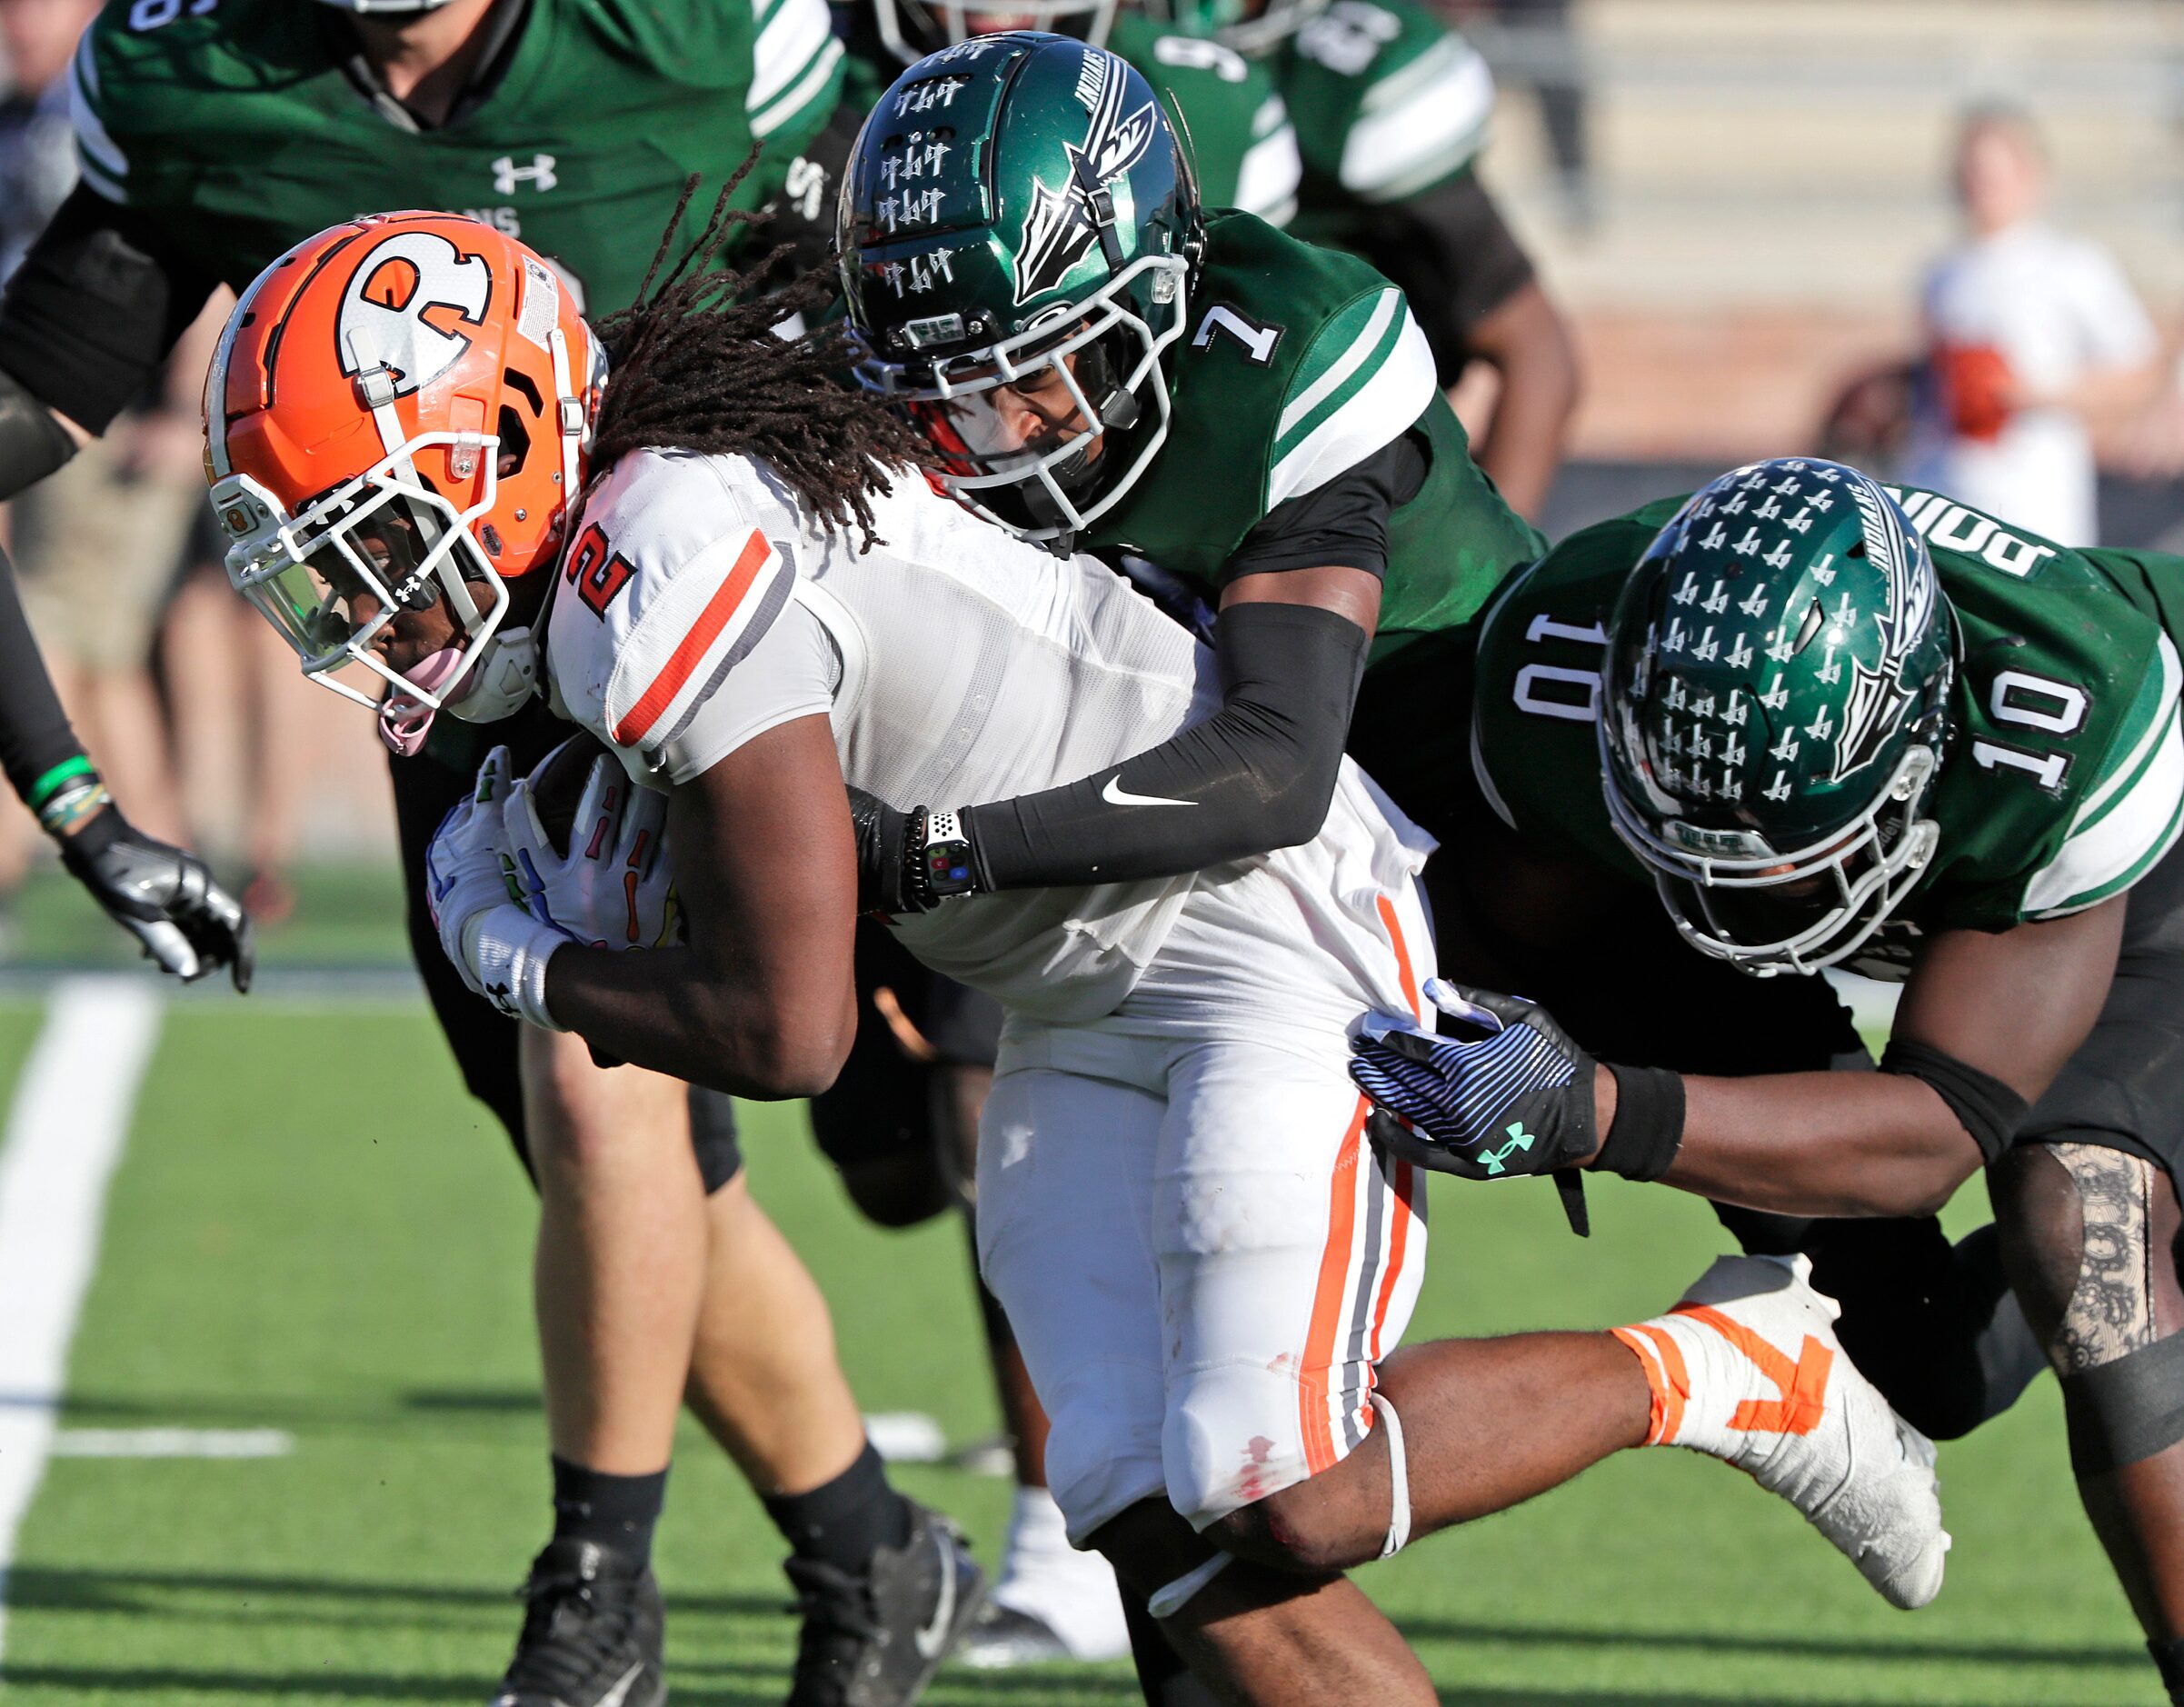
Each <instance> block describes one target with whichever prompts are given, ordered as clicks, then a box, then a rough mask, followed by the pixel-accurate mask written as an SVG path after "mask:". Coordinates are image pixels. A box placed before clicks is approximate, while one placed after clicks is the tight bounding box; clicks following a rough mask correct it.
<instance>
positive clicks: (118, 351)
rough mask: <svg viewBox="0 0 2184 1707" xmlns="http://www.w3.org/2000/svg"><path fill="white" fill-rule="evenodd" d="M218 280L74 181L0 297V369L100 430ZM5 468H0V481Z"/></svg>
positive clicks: (172, 343)
mask: <svg viewBox="0 0 2184 1707" xmlns="http://www.w3.org/2000/svg"><path fill="white" fill-rule="evenodd" d="M217 282H218V281H217V280H215V279H214V277H213V276H212V275H210V274H208V273H206V272H204V271H203V270H201V269H200V268H198V267H196V266H195V265H193V264H192V263H190V262H189V261H188V260H187V259H186V258H185V257H184V256H183V255H181V253H180V252H179V251H178V250H176V249H175V245H173V244H171V243H169V242H168V241H166V240H165V238H164V237H163V236H161V235H160V234H159V233H158V232H156V231H155V229H154V228H153V227H152V225H150V223H149V222H148V221H146V220H145V219H144V218H143V217H142V216H141V215H136V214H134V213H132V212H131V211H130V210H129V209H128V208H125V207H122V206H119V205H116V204H115V203H113V202H110V201H108V200H107V199H106V198H105V196H103V195H98V194H97V193H96V192H95V191H93V190H89V189H85V188H84V187H83V186H82V185H78V186H77V187H76V189H75V191H74V192H73V193H72V194H71V195H69V197H68V199H67V200H66V201H65V202H64V203H62V204H61V206H60V211H59V212H57V213H55V215H54V216H53V218H52V220H51V221H50V222H48V224H47V225H46V227H45V230H44V231H42V232H40V233H39V234H38V237H37V240H36V241H35V243H33V244H32V245H30V251H29V253H28V254H27V255H25V256H24V257H23V265H21V266H19V267H17V268H16V269H15V272H14V273H13V274H12V275H10V276H9V278H8V282H7V290H6V294H5V295H4V296H0V369H4V370H5V371H6V372H7V373H9V374H13V375H14V376H15V378H16V379H18V380H20V381H21V382H22V384H24V386H25V388H27V389H28V390H29V391H30V392H31V393H32V394H34V395H35V396H36V397H37V398H38V399H39V400H40V401H41V402H43V403H45V404H47V405H48V406H49V407H51V408H54V409H56V410H58V411H59V412H60V413H61V414H65V415H66V416H67V417H68V418H69V419H70V420H71V421H74V422H75V424H77V425H79V426H81V427H84V428H85V429H87V430H88V431H90V432H93V433H104V432H105V430H106V428H107V426H108V424H110V423H111V422H112V421H113V419H114V417H115V415H117V414H120V413H121V412H122V411H123V410H124V409H125V408H126V407H127V406H128V404H129V403H130V401H131V400H132V399H133V398H135V396H136V395H137V394H138V393H140V392H141V391H143V389H144V387H145V382H146V381H147V380H148V379H150V378H151V377H152V375H153V374H155V372H156V371H157V370H158V367H159V364H160V363H161V362H162V361H164V360H165V357H166V354H167V352H168V351H169V350H171V349H173V348H174V347H175V340H176V339H177V338H179V337H181V335H182V334H183V333H184V331H186V330H187V329H188V327H189V324H190V322H191V321H193V320H194V319H195V318H196V317H197V314H198V311H199V310H201V309H202V308H203V307H204V303H205V299H206V298H207V297H208V296H210V295H211V294H212V293H213V286H214V284H216V283H217ZM11 472H12V471H10V470H7V469H5V468H0V484H5V482H6V480H7V478H8V476H9V474H10V473H11ZM26 484H29V483H28V482H27V481H24V482H21V483H19V484H18V485H17V486H15V488H12V489H15V490H20V487H21V485H26Z"/></svg>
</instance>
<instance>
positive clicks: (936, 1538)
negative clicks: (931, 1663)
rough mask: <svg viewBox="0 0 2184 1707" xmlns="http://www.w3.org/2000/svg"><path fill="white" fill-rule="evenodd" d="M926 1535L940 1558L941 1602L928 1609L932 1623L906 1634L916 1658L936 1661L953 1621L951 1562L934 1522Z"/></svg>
mask: <svg viewBox="0 0 2184 1707" xmlns="http://www.w3.org/2000/svg"><path fill="white" fill-rule="evenodd" d="M930 1533H931V1534H932V1544H933V1547H934V1549H935V1551H937V1552H939V1553H940V1555H941V1601H940V1604H939V1605H937V1606H935V1607H934V1608H933V1609H932V1622H930V1623H924V1624H920V1625H919V1626H918V1627H917V1628H916V1629H915V1630H913V1631H912V1632H910V1635H911V1640H912V1642H916V1643H917V1649H918V1654H919V1657H920V1658H922V1659H926V1660H937V1659H939V1658H940V1657H941V1654H942V1652H943V1651H944V1650H945V1649H946V1648H947V1646H948V1626H949V1625H950V1624H952V1623H953V1622H955V1560H954V1559H953V1558H952V1556H951V1549H950V1548H949V1545H948V1532H947V1531H946V1530H944V1529H942V1527H941V1526H940V1525H939V1524H938V1523H935V1524H934V1525H933V1526H932V1530H931V1532H930Z"/></svg>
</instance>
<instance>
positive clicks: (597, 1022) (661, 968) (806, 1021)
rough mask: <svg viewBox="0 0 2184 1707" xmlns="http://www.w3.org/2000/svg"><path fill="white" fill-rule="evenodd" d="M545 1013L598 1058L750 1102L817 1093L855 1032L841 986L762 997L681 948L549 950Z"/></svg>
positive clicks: (849, 994)
mask: <svg viewBox="0 0 2184 1707" xmlns="http://www.w3.org/2000/svg"><path fill="white" fill-rule="evenodd" d="M546 1011H547V1012H548V1013H551V1014H552V1015H553V1019H554V1020H555V1022H556V1023H559V1024H562V1025H564V1026H566V1027H567V1028H568V1029H569V1030H570V1031H573V1032H574V1033H577V1034H578V1035H579V1036H581V1037H583V1040H584V1041H585V1042H586V1043H590V1044H592V1045H593V1048H594V1049H596V1050H597V1051H598V1052H599V1053H601V1054H603V1055H611V1056H613V1058H614V1059H616V1060H618V1061H626V1062H629V1063H632V1064H633V1065H635V1066H640V1067H650V1068H651V1069H653V1071H654V1072H656V1073H668V1074H671V1075H672V1076H673V1077H675V1078H678V1079H682V1080H685V1081H687V1082H688V1083H692V1084H700V1085H703V1086H704V1087H706V1088H707V1089H708V1090H714V1091H723V1092H725V1093H728V1094H729V1095H731V1096H742V1097H748V1098H751V1099H753V1101H758V1102H779V1101H783V1100H784V1099H787V1098H791V1097H801V1096H816V1095H817V1094H818V1093H820V1092H822V1091H823V1090H825V1089H826V1088H827V1086H829V1085H830V1084H832V1083H833V1082H834V1075H835V1074H836V1073H839V1072H840V1071H841V1070H842V1063H843V1059H844V1058H845V1057H846V1056H847V1055H848V1053H849V1046H850V1041H851V1039H852V1037H853V1035H854V1034H855V1031H856V1003H855V996H854V993H853V991H852V990H851V988H850V986H849V985H848V984H847V983H846V982H845V983H843V986H842V988H841V990H840V991H839V992H838V993H832V994H830V993H823V992H819V991H815V990H814V991H807V992H801V993H779V992H773V991H769V990H767V989H765V988H764V987H763V986H762V985H761V984H759V983H757V982H755V981H753V980H747V979H741V978H737V977H735V976H733V974H731V973H725V972H722V971H719V970H716V969H713V968H711V967H709V966H708V965H707V964H706V963H705V961H704V959H703V956H702V955H700V954H699V953H698V952H697V951H695V950H693V949H689V948H663V949H654V950H650V951H647V952H645V953H612V952H610V951H608V950H605V949H596V948H584V947H580V946H577V945H575V944H571V945H570V946H568V947H565V948H561V949H557V950H556V951H555V952H554V954H553V959H552V960H551V961H549V962H548V963H547V966H546Z"/></svg>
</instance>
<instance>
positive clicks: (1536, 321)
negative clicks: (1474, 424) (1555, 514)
mask: <svg viewBox="0 0 2184 1707" xmlns="http://www.w3.org/2000/svg"><path fill="white" fill-rule="evenodd" d="M1471 348H1472V350H1473V352H1474V353H1475V354H1477V355H1478V356H1479V357H1480V359H1481V360H1482V361H1484V362H1486V363H1487V364H1489V365H1490V366H1491V367H1492V368H1493V369H1494V370H1495V372H1496V373H1497V374H1499V375H1500V376H1501V393H1500V394H1499V395H1498V396H1497V397H1496V399H1495V401H1494V412H1493V414H1492V415H1491V417H1490V418H1489V419H1488V422H1487V425H1486V431H1485V432H1484V433H1483V434H1481V436H1480V438H1479V441H1478V444H1477V446H1476V454H1477V457H1478V461H1479V465H1480V467H1481V468H1483V469H1485V470H1486V472H1487V474H1488V475H1489V476H1491V479H1492V480H1493V483H1494V484H1495V485H1497V486H1499V487H1500V488H1501V495H1502V496H1503V497H1504V498H1505V499H1507V500H1508V501H1509V505H1510V507H1511V509H1513V510H1515V511H1516V512H1517V513H1518V514H1520V515H1522V516H1524V517H1526V518H1527V519H1529V520H1531V521H1537V520H1538V519H1539V517H1540V512H1541V508H1542V506H1543V505H1544V504H1546V502H1547V494H1548V489H1549V488H1550V487H1551V486H1552V485H1553V484H1554V475H1555V470H1556V469H1557V468H1558V467H1559V466H1560V465H1561V460H1562V442H1563V437H1564V435H1565V434H1566V433H1567V432H1568V430H1569V426H1570V417H1571V414H1572V413H1573V412H1574V411H1575V410H1576V408H1577V401H1578V390H1579V377H1578V361H1577V349H1576V346H1575V345H1574V344H1572V342H1571V337H1570V333H1569V329H1568V327H1567V326H1565V325H1564V324H1563V323H1562V318H1561V315H1560V314H1557V313H1556V312H1555V308H1554V304H1552V303H1551V302H1549V301H1548V300H1547V297H1546V295H1545V294H1544V293H1543V292H1541V289H1540V287H1539V286H1538V285H1537V284H1527V285H1525V286H1524V287H1523V288H1522V289H1521V290H1520V291H1519V292H1518V293H1517V294H1516V295H1515V296H1513V297H1512V298H1511V300H1510V301H1509V302H1507V303H1505V304H1502V306H1501V307H1500V308H1497V309H1495V310H1494V312H1493V313H1492V314H1489V315H1488V316H1487V317H1486V318H1485V319H1484V320H1482V321H1481V323H1480V324H1479V325H1478V326H1477V327H1475V328H1474V329H1473V332H1472V335H1471Z"/></svg>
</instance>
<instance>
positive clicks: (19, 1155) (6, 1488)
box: [0, 976, 160, 1652]
mask: <svg viewBox="0 0 2184 1707" xmlns="http://www.w3.org/2000/svg"><path fill="white" fill-rule="evenodd" d="M159 1014H160V995H159V991H158V987H157V986H156V985H155V984H153V983H150V982H149V981H148V980H146V979H144V978H141V977H135V976H130V977H121V976H112V977H98V978H71V979H68V980H66V981H65V982H63V983H59V984H56V985H55V987H54V992H53V995H52V998H51V1000H50V1001H49V1002H48V1003H47V1005H46V1010H45V1026H44V1027H43V1029H41V1030H40V1031H39V1033H38V1040H37V1042H36V1043H34V1044H33V1045H32V1046H31V1052H30V1057H29V1059H28V1060H26V1061H25V1063H23V1074H22V1077H21V1078H20V1079H19V1080H18V1081H17V1082H16V1085H15V1102H14V1103H13V1104H12V1105H11V1106H10V1108H9V1110H8V1114H7V1129H6V1135H5V1139H4V1140H0V1395H5V1397H6V1399H7V1400H8V1401H10V1403H5V1404H0V1652H5V1642H6V1636H7V1623H6V1617H7V1568H8V1566H9V1564H10V1563H11V1562H13V1561H14V1558H15V1532H16V1531H17V1529H18V1528H19V1527H20V1526H21V1524H22V1522H23V1514H24V1512H26V1511H27V1510H29V1508H30V1502H31V1498H32V1496H33V1495H35V1493H36V1492H37V1489H38V1482H40V1480H41V1479H42V1478H43V1477H44V1475H45V1460H46V1456H47V1453H48V1452H49V1451H50V1450H51V1447H52V1444H53V1436H54V1430H55V1417H56V1414H57V1410H58V1405H59V1401H60V1397H61V1391H62V1387H63V1384H64V1383H65V1381H66V1378H67V1373H68V1346H69V1343H70V1341H72V1340H73V1339H74V1338H75V1321H76V1313H77V1312H78V1311H79V1310H80V1309H81V1308H82V1306H83V1302H84V1292H85V1288H86V1287H87V1286H88V1285H89V1284H90V1283H91V1274H92V1271H93V1269H94V1267H95V1265H96V1263H97V1259H98V1242H99V1228H100V1224H101V1223H102V1222H103V1221H104V1220H105V1207H106V1186H107V1183H108V1182H110V1181H111V1180H112V1179H113V1177H114V1170H115V1165H116V1164H117V1163H119V1162H120V1161H121V1153H122V1146H123V1144H124V1143H125V1142H126V1141H127V1138H128V1133H129V1117H130V1114H131V1113H133V1112H134V1110H135V1106H136V1090H137V1086H138V1085H139V1084H140V1083H143V1080H144V1074H145V1066H146V1065H147V1064H148V1063H150V1061H151V1058H152V1046H153V1044H154V1043H156V1042H157V1041H158V1038H159Z"/></svg>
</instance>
